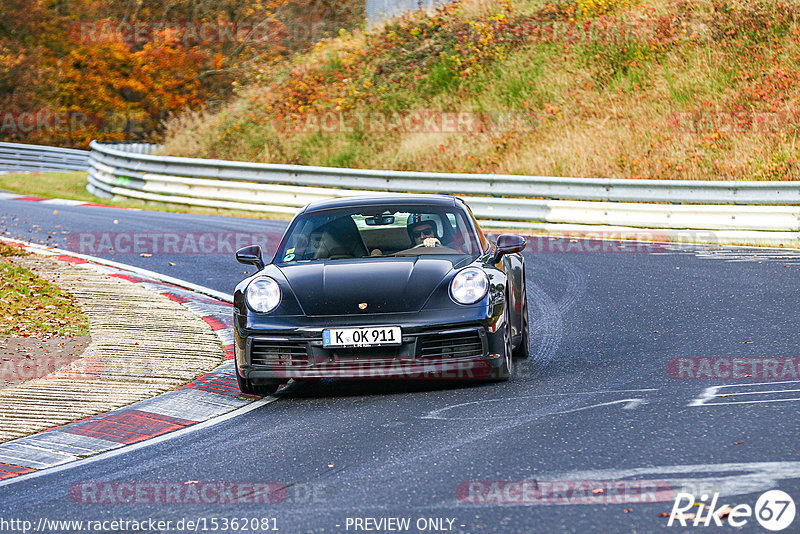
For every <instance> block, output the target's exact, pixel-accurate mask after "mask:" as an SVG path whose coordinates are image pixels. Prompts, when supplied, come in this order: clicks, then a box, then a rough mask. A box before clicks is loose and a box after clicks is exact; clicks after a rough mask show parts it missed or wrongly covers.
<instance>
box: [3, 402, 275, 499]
mask: <svg viewBox="0 0 800 534" xmlns="http://www.w3.org/2000/svg"><path fill="white" fill-rule="evenodd" d="M276 400H278V397H264V398H262V399H259V400H257V401H253V402H251V403H250V404H248V405H247V406H243V407H241V408H239V409H238V410H233V411H232V412H228V413H226V414H224V415H220V416H219V417H214V418H213V419H208V420H206V421H203V422H202V423H198V424H196V425H192V426H187V427H184V428H181V429H180V430H175V431H174V432H170V433H168V434H162V435H160V436H156V437H155V438H151V439H148V440H145V441H140V442H139V443H134V444H132V445H127V446H125V447H121V448H119V449H112V450H110V451H107V452H101V453H100V454H97V455H95V456H91V457H89V458H83V459H80V460H76V461H74V462H69V463H66V464H63V465H58V466H55V467H50V468H46V469H40V470H39V471H34V472H33V473H27V474H25V475H19V476H17V477H14V478H7V479H6V480H3V481H0V487H3V486H8V485H9V484H16V483H17V482H23V481H25V480H30V479H32V478H38V477H40V476H44V475H50V474H54V473H60V472H61V471H66V470H69V469H73V468H75V467H82V466H84V465H87V464H91V463H94V462H99V461H101V460H107V459H109V458H113V457H115V456H119V455H120V454H126V453H129V452H133V451H137V450H139V449H143V448H145V447H150V446H151V445H156V444H158V443H163V442H165V441H169V440H171V439H175V438H179V437H183V436H185V435H186V434H191V433H192V432H197V431H198V430H205V429H207V428H211V427H212V426H216V425H218V424H220V423H224V422H225V421H228V420H229V419H233V418H234V417H239V416H241V415H245V414H246V413H248V412H251V411H253V410H256V409H258V408H261V407H262V406H265V405H267V404H270V403H272V402H275V401H276Z"/></svg>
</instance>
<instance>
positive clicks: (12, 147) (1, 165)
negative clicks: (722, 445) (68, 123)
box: [0, 142, 158, 172]
mask: <svg viewBox="0 0 800 534" xmlns="http://www.w3.org/2000/svg"><path fill="white" fill-rule="evenodd" d="M104 146H109V147H112V148H117V149H120V150H123V151H125V152H129V153H135V154H152V153H153V152H155V151H156V150H157V149H158V145H154V144H152V143H109V144H106V145H104ZM88 169H89V151H88V150H76V149H73V148H59V147H54V146H46V145H28V144H23V143H2V142H0V171H7V172H14V171H19V172H31V171H34V172H35V171H85V170H88Z"/></svg>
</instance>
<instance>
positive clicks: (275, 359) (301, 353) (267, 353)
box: [250, 339, 308, 365]
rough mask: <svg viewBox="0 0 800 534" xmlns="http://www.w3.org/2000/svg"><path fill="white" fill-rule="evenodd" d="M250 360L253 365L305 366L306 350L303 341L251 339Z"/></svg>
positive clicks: (306, 360) (306, 359)
mask: <svg viewBox="0 0 800 534" xmlns="http://www.w3.org/2000/svg"><path fill="white" fill-rule="evenodd" d="M250 358H251V362H252V363H253V364H254V365H259V364H262V365H266V364H276V363H277V364H282V365H292V364H305V363H308V350H307V349H306V342H305V341H290V340H265V339H253V341H252V345H251V347H250Z"/></svg>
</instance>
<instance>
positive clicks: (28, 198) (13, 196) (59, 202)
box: [0, 191, 138, 210]
mask: <svg viewBox="0 0 800 534" xmlns="http://www.w3.org/2000/svg"><path fill="white" fill-rule="evenodd" d="M0 200H21V201H24V202H41V203H42V204H53V205H55V206H88V207H91V208H114V209H120V210H138V208H125V207H122V206H108V205H106V204H98V203H97V202H86V201H85V200H70V199H66V198H45V197H37V196H34V195H19V194H17V193H6V192H3V191H0Z"/></svg>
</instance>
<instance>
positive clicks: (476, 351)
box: [419, 330, 483, 358]
mask: <svg viewBox="0 0 800 534" xmlns="http://www.w3.org/2000/svg"><path fill="white" fill-rule="evenodd" d="M419 343H420V352H419V356H420V358H464V357H469V356H483V343H481V336H480V334H478V332H477V331H474V330H473V331H471V332H457V333H453V334H436V335H429V336H424V337H422V338H420V341H419Z"/></svg>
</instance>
